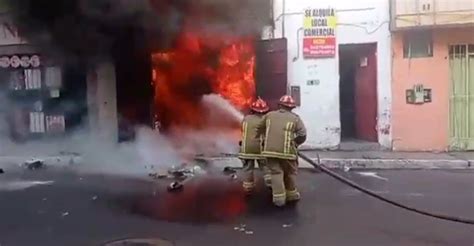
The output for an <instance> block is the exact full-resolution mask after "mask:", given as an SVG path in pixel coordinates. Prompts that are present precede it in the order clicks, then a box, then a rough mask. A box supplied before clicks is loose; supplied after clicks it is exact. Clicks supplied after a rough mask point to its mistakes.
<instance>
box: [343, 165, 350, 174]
mask: <svg viewBox="0 0 474 246" xmlns="http://www.w3.org/2000/svg"><path fill="white" fill-rule="evenodd" d="M343 169H344V172H346V173H347V172H349V171H350V170H351V168H350V167H349V166H344V168H343Z"/></svg>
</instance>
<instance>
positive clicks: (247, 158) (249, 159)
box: [239, 99, 271, 193]
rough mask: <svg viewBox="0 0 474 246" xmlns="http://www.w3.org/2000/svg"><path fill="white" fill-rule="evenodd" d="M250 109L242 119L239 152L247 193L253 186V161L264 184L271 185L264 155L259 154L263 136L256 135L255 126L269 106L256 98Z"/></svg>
mask: <svg viewBox="0 0 474 246" xmlns="http://www.w3.org/2000/svg"><path fill="white" fill-rule="evenodd" d="M250 109H251V113H250V114H249V115H246V116H245V117H244V120H243V121H242V141H241V142H240V153H239V158H240V159H241V160H242V162H243V164H244V172H245V177H244V182H243V187H244V189H245V191H246V192H248V193H250V192H252V191H253V189H254V187H255V174H254V170H255V162H257V163H258V166H259V168H260V169H261V170H262V171H263V172H264V180H265V184H266V185H267V186H270V185H271V176H270V174H269V171H268V169H267V168H266V165H265V157H263V156H262V155H261V151H262V144H263V136H257V126H258V124H259V123H260V122H261V120H262V118H263V116H264V115H265V114H266V113H267V112H268V110H269V107H268V105H267V103H266V102H265V101H263V100H262V99H258V100H257V101H255V102H254V103H252V105H251V106H250Z"/></svg>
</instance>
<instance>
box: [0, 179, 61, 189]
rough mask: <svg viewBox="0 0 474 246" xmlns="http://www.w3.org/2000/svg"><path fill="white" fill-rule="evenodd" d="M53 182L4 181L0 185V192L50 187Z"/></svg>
mask: <svg viewBox="0 0 474 246" xmlns="http://www.w3.org/2000/svg"><path fill="white" fill-rule="evenodd" d="M52 184H54V181H6V182H1V183H0V190H3V191H16V190H25V189H28V188H31V187H35V186H41V185H52Z"/></svg>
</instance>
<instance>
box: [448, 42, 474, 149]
mask: <svg viewBox="0 0 474 246" xmlns="http://www.w3.org/2000/svg"><path fill="white" fill-rule="evenodd" d="M449 65H450V70H451V97H450V104H449V105H450V124H449V125H450V138H451V143H450V149H451V150H458V151H460V150H463V151H465V150H474V113H472V112H474V76H473V75H474V44H470V45H467V44H462V45H452V46H450V48H449Z"/></svg>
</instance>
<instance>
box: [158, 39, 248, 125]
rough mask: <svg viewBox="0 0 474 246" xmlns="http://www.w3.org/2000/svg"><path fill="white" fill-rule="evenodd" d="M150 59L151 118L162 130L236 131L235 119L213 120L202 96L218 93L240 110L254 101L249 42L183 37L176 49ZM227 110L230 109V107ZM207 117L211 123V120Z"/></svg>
mask: <svg viewBox="0 0 474 246" xmlns="http://www.w3.org/2000/svg"><path fill="white" fill-rule="evenodd" d="M151 58H152V85H153V88H154V100H153V107H154V113H155V114H154V115H155V119H156V120H158V121H159V122H160V126H161V129H163V130H165V131H172V130H173V129H176V128H181V127H184V128H188V129H189V128H191V129H201V128H209V127H216V128H229V127H230V128H238V127H239V123H240V122H239V121H240V119H239V118H238V117H235V115H232V114H230V115H226V114H225V113H224V112H218V113H222V114H220V115H219V117H212V114H215V113H216V110H217V109H218V108H219V107H214V108H209V107H208V106H209V105H207V104H208V103H211V104H212V103H219V104H220V105H214V106H224V105H222V104H225V102H224V101H223V100H222V101H220V102H215V101H214V102H212V100H211V102H206V101H203V100H205V99H204V96H206V95H211V94H216V95H219V96H221V97H222V99H225V100H227V101H228V102H230V103H231V105H232V106H233V107H235V108H236V109H237V110H239V111H245V110H246V109H247V108H248V106H249V105H250V104H251V102H252V101H253V100H254V99H255V97H256V87H255V75H254V70H255V49H254V39H253V38H252V37H239V38H224V37H219V38H215V39H209V38H207V37H203V36H200V35H198V34H195V33H192V32H183V33H182V34H181V35H180V36H179V38H178V39H177V42H176V46H175V48H174V49H172V50H169V51H166V52H155V53H153V54H152V55H151ZM228 106H230V105H228ZM210 118H213V119H212V120H210Z"/></svg>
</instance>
